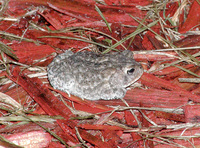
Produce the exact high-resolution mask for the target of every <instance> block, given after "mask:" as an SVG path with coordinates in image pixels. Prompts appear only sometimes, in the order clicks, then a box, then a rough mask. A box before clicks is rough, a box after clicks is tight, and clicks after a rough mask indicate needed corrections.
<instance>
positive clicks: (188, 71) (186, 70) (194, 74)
mask: <svg viewBox="0 0 200 148" xmlns="http://www.w3.org/2000/svg"><path fill="white" fill-rule="evenodd" d="M173 66H175V67H177V68H179V69H181V70H183V71H185V72H187V73H189V74H191V75H193V76H196V77H198V78H200V76H199V75H197V74H196V73H193V72H192V71H190V70H188V69H185V68H183V67H181V66H178V65H173Z"/></svg>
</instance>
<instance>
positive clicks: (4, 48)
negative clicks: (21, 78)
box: [0, 42, 18, 60]
mask: <svg viewBox="0 0 200 148" xmlns="http://www.w3.org/2000/svg"><path fill="white" fill-rule="evenodd" d="M0 47H1V48H0V50H1V51H2V52H4V53H5V54H7V55H8V56H10V57H12V58H14V59H15V60H18V58H17V56H16V55H15V54H14V53H12V52H11V51H13V50H12V48H10V47H9V46H7V45H5V44H4V43H3V42H0Z"/></svg>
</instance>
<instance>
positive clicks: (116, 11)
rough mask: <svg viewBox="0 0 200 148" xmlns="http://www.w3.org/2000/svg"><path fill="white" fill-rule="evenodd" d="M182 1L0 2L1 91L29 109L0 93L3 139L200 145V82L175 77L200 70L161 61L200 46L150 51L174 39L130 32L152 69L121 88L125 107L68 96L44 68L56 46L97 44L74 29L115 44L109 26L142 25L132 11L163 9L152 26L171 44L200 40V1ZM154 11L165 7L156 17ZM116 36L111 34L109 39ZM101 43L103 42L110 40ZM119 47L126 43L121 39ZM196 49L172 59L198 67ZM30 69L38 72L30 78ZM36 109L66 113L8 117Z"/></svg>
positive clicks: (42, 143)
mask: <svg viewBox="0 0 200 148" xmlns="http://www.w3.org/2000/svg"><path fill="white" fill-rule="evenodd" d="M101 2H102V4H100V3H101ZM180 3H181V2H166V4H164V3H163V4H161V3H156V2H152V1H149V0H142V1H140V0H123V1H119V0H109V1H108V0H104V1H99V3H97V2H95V1H94V0H81V1H78V0H67V1H66V0H57V1H50V0H34V1H33V0H10V1H9V2H7V1H5V2H3V1H2V2H0V4H1V6H2V8H4V9H1V11H0V14H1V24H0V38H1V41H0V44H5V45H7V47H10V48H11V49H9V52H6V51H5V50H3V49H4V47H3V46H2V45H1V48H0V49H1V51H3V52H1V57H0V60H1V61H0V63H1V65H0V68H1V69H0V82H1V83H0V91H1V93H3V94H6V95H8V96H10V97H11V99H14V100H15V101H17V102H18V103H20V104H21V105H23V109H22V108H21V110H16V109H17V108H14V107H13V106H12V105H11V104H9V103H7V102H6V101H5V99H6V98H5V95H2V94H0V102H1V105H0V106H1V107H0V111H1V114H2V115H1V117H0V120H1V123H2V124H1V125H0V135H1V136H2V137H0V139H1V140H0V141H1V142H0V145H1V146H4V147H13V145H12V144H11V143H8V142H6V141H2V139H3V137H4V138H6V139H8V140H9V141H11V142H14V141H15V144H17V145H21V146H24V147H41V148H42V147H48V148H53V147H57V148H59V147H60V148H62V147H66V146H69V147H72V146H75V147H100V148H101V147H106V148H109V147H110V148H111V147H112V148H113V147H121V148H122V147H130V148H132V147H134V148H136V147H140V148H141V147H151V148H153V147H193V146H195V147H199V146H200V137H199V130H200V124H199V122H200V110H199V108H200V105H199V103H200V84H199V83H180V82H179V80H178V78H196V77H195V76H193V75H191V74H189V73H188V72H186V71H184V70H181V69H179V68H178V67H175V66H174V65H170V66H168V67H165V68H162V66H165V65H167V64H171V63H174V62H176V61H177V60H179V59H178V58H180V57H181V56H180V55H181V54H182V58H183V56H184V57H185V58H188V57H190V55H194V54H197V53H199V51H200V50H199V49H198V48H196V49H190V50H189V49H187V50H183V51H184V52H185V53H181V52H180V51H174V50H169V51H168V50H166V51H160V52H159V53H162V54H161V55H160V54H155V52H154V53H151V52H150V50H151V51H156V50H159V49H167V48H172V47H170V46H171V45H170V44H168V46H166V43H164V42H163V41H161V39H159V37H158V36H157V35H155V34H154V33H152V31H150V30H145V31H144V32H142V33H140V34H138V35H136V36H135V37H134V40H132V39H129V40H127V41H125V42H124V43H123V45H124V46H125V47H126V48H127V49H128V50H131V51H134V52H135V55H134V58H135V60H136V61H138V62H140V63H141V64H142V65H143V67H144V69H145V72H144V74H143V76H142V77H141V79H140V80H139V81H138V82H139V83H140V84H141V87H140V88H135V89H131V90H128V92H127V94H126V96H125V97H124V100H125V101H126V103H127V104H128V106H127V105H126V104H125V103H124V102H123V101H122V100H109V101H106V100H98V101H88V100H82V99H80V98H78V97H75V96H68V94H66V93H63V92H61V91H58V90H54V89H53V88H52V87H51V86H50V84H49V82H48V80H47V77H46V66H47V65H48V64H49V63H50V62H51V61H52V59H53V58H54V57H55V55H56V54H55V53H57V54H59V53H62V52H64V51H65V50H67V49H72V50H73V51H74V52H76V51H79V50H82V49H85V50H90V48H92V47H91V44H90V43H87V42H84V41H78V40H74V39H69V38H79V39H80V37H84V38H87V39H91V41H93V42H97V43H101V44H103V45H105V46H109V44H108V42H106V40H105V39H109V40H112V39H111V38H109V37H108V36H106V35H105V34H107V35H109V36H111V37H113V38H115V39H116V40H118V41H120V40H121V39H123V38H125V37H126V36H127V35H129V34H130V33H132V32H134V31H135V30H136V28H137V27H138V25H139V23H138V22H136V21H135V20H134V19H133V18H132V17H131V16H133V17H134V18H136V19H137V20H139V21H141V22H142V20H143V19H144V18H145V17H146V16H147V15H150V16H152V17H147V18H145V21H144V24H145V25H148V24H150V23H152V22H153V21H155V20H157V19H158V18H160V19H159V20H160V22H158V23H157V24H156V25H155V26H153V27H151V29H152V30H153V31H154V32H156V33H158V34H159V35H160V36H161V37H163V38H165V39H166V40H168V41H169V42H171V44H173V46H174V47H175V46H176V47H177V48H184V47H188V48H189V47H195V46H200V42H199V39H200V34H199V31H198V30H199V29H200V25H199V23H200V4H199V2H198V1H194V0H190V1H183V2H182V3H181V4H180ZM183 3H185V5H183ZM95 5H96V6H98V8H99V9H100V10H101V12H102V13H103V15H104V17H105V18H106V20H107V21H108V23H109V24H110V27H111V30H112V32H110V31H109V29H108V27H107V26H106V24H105V23H104V21H103V20H102V18H101V16H100V15H99V13H98V12H97V11H96V10H95ZM142 8H143V9H142ZM144 8H145V9H144ZM156 9H157V10H156ZM151 10H152V11H154V12H156V11H157V12H158V11H159V12H158V13H157V15H159V16H156V15H155V14H153V12H151ZM177 14H178V15H177ZM175 20H178V21H175ZM172 21H174V24H173V23H171V22H172ZM163 22H164V23H163ZM142 27H143V26H142ZM169 30H173V31H177V34H178V33H180V34H178V35H177V36H178V37H179V38H178V39H175V38H173V37H175V35H176V34H175V33H174V36H173V35H172V36H173V37H172V36H169V34H170V33H172V32H170V31H169ZM164 31H165V33H166V32H167V31H169V32H168V33H169V34H164ZM192 31H193V32H192ZM49 36H51V37H49ZM53 36H57V37H53ZM58 36H60V37H68V38H67V39H65V38H58ZM169 42H168V43H169ZM115 43H116V41H114V40H112V44H115ZM5 45H4V46H5ZM97 49H98V50H99V51H102V52H103V51H105V50H106V49H105V48H104V47H97ZM116 49H120V50H124V47H122V46H118V47H116ZM10 51H11V52H12V55H11V54H9V53H10ZM141 51H143V52H145V51H146V53H142V52H141ZM168 55H171V56H168ZM190 58H191V57H190ZM193 58H194V59H192V60H184V61H181V62H177V63H175V65H177V66H181V67H183V68H185V69H187V70H190V71H191V72H193V73H195V74H197V75H199V76H200V67H199V61H200V60H199V56H197V57H193ZM161 65H162V66H161ZM31 68H32V69H31ZM34 68H35V70H34ZM36 68H37V69H36ZM33 74H41V76H33V77H31V75H33ZM8 80H10V81H8ZM5 81H7V83H4V82H5ZM58 94H59V95H58ZM62 100H64V101H65V103H63V101H62ZM80 111H82V112H80ZM133 112H134V114H135V115H133ZM38 115H40V116H41V117H43V116H42V115H49V116H53V117H54V118H59V119H56V120H55V122H48V123H47V122H43V121H41V120H39V122H37V121H35V120H34V121H33V120H32V119H31V120H30V119H28V121H29V122H28V123H27V122H26V123H24V122H22V121H21V120H16V119H15V120H9V121H7V120H6V121H5V119H7V118H6V117H14V116H17V117H19V116H20V117H34V116H37V117H38ZM61 117H62V118H61ZM83 117H84V118H83ZM135 117H137V119H136V118H135ZM80 118H83V119H80ZM136 120H138V122H137V121H136ZM22 123H23V124H22ZM11 124H12V126H9V125H11ZM38 124H40V125H41V126H39V125H38ZM45 128H46V130H45ZM48 130H49V131H51V132H52V133H51V134H50V132H49V131H48ZM55 134H56V135H57V136H56V135H55ZM58 136H59V137H60V138H59V137H58ZM55 139H56V140H55ZM57 139H60V140H57ZM24 141H26V142H24ZM25 143H26V144H25Z"/></svg>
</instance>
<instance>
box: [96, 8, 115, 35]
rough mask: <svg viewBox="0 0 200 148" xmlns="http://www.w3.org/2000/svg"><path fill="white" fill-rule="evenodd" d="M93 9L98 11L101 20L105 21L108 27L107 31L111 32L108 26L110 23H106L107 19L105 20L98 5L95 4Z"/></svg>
mask: <svg viewBox="0 0 200 148" xmlns="http://www.w3.org/2000/svg"><path fill="white" fill-rule="evenodd" d="M95 10H96V11H97V12H98V13H99V15H100V16H101V18H102V19H103V21H104V22H105V23H106V26H107V27H108V29H109V31H110V32H111V33H112V30H111V28H110V25H109V24H108V21H107V20H106V18H105V17H104V15H103V13H102V12H101V10H100V9H99V7H97V6H96V5H95Z"/></svg>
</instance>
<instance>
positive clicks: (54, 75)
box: [47, 50, 143, 100]
mask: <svg viewBox="0 0 200 148" xmlns="http://www.w3.org/2000/svg"><path fill="white" fill-rule="evenodd" d="M47 72H48V79H49V81H50V83H51V85H52V86H53V87H54V88H55V89H59V90H61V91H64V92H67V93H70V94H73V95H75V96H78V97H80V98H83V99H89V100H99V99H106V100H109V99H116V98H122V97H124V95H125V93H126V87H127V86H129V85H131V84H132V83H134V82H135V81H136V80H137V79H139V78H140V76H141V75H142V73H143V69H142V67H141V65H140V64H139V63H137V62H136V61H135V60H134V59H133V55H132V52H131V51H128V50H126V51H123V52H121V53H113V54H105V55H102V54H96V53H94V52H89V51H84V52H78V53H73V52H72V51H66V52H65V53H63V54H60V55H58V56H56V57H55V58H54V60H53V61H52V63H51V64H49V65H48V67H47Z"/></svg>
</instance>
